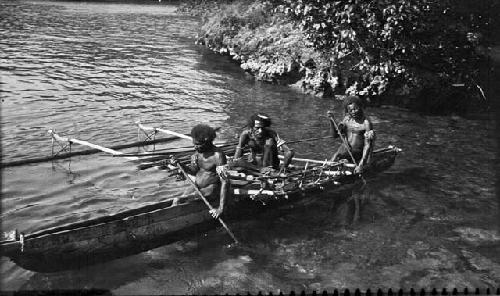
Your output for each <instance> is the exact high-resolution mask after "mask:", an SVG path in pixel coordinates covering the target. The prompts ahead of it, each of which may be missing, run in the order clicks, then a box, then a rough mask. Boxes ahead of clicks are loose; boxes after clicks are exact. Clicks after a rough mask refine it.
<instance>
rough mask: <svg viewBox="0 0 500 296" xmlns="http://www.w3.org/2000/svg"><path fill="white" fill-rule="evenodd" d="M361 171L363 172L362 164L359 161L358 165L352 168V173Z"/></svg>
mask: <svg viewBox="0 0 500 296" xmlns="http://www.w3.org/2000/svg"><path fill="white" fill-rule="evenodd" d="M362 172H363V164H361V163H360V164H359V165H357V166H356V167H355V168H354V173H355V174H360V173H362Z"/></svg>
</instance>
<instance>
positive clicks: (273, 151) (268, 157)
mask: <svg viewBox="0 0 500 296" xmlns="http://www.w3.org/2000/svg"><path fill="white" fill-rule="evenodd" d="M262 166H263V167H269V166H270V167H272V168H273V169H276V170H279V168H280V159H279V158H278V146H277V144H276V141H274V139H267V140H266V144H265V145H264V155H263V156H262Z"/></svg>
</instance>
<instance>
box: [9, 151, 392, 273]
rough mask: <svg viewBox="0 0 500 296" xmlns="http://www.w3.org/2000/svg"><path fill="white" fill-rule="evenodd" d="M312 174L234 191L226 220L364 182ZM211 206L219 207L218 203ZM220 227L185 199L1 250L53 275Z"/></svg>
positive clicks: (380, 158) (15, 238) (342, 173)
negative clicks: (279, 184) (301, 179)
mask: <svg viewBox="0 0 500 296" xmlns="http://www.w3.org/2000/svg"><path fill="white" fill-rule="evenodd" d="M398 151H399V149H398V148H395V147H391V146H390V147H388V148H383V149H379V150H377V151H375V152H374V153H373V156H372V159H371V162H370V165H369V166H368V168H367V170H366V173H364V176H366V175H369V174H375V173H378V172H381V171H383V170H385V169H387V168H389V167H390V166H392V164H393V163H394V161H395V158H396V155H397V152H398ZM323 168H324V166H323ZM314 170H316V172H314ZM349 170H350V173H349ZM302 172H304V174H305V172H306V170H302V171H298V173H296V176H299V177H300V176H303V175H302ZM307 173H311V174H314V173H315V174H316V176H319V177H318V178H317V179H316V181H315V182H308V183H305V184H300V186H291V187H290V186H289V187H287V186H285V187H281V188H280V192H277V191H276V188H271V190H268V189H266V190H262V188H261V190H259V189H256V188H252V187H251V186H247V187H245V185H244V182H243V186H240V187H237V186H238V185H234V186H231V190H232V192H233V195H232V196H230V202H229V203H228V205H227V208H226V210H225V214H224V220H227V221H236V220H241V219H243V218H244V217H245V216H247V217H248V215H250V216H251V217H255V214H256V213H264V212H266V211H267V210H269V209H279V208H289V206H290V205H291V204H294V203H297V202H298V201H300V200H304V199H306V200H307V199H311V198H313V197H314V198H317V197H318V196H321V194H316V193H321V192H328V196H329V198H331V196H332V193H335V192H338V191H342V190H351V189H352V187H351V186H354V185H353V184H354V183H355V181H356V180H359V176H357V175H356V174H353V173H352V166H351V168H349V167H348V166H346V167H345V168H343V169H336V170H324V169H322V168H321V166H316V167H312V168H310V169H308V170H307ZM292 174H293V173H292ZM311 176H312V175H311ZM238 177H240V178H239V179H240V181H241V180H243V181H244V180H246V179H249V178H245V176H238V175H235V177H234V180H237V179H238ZM313 177H314V176H313ZM261 180H262V179H261ZM292 181H293V180H292ZM237 183H238V182H235V184H237ZM291 183H293V182H291ZM240 185H241V184H240ZM254 185H255V184H254ZM323 196H326V195H323ZM333 196H335V195H333ZM211 202H212V204H213V205H216V204H218V201H211ZM215 226H217V223H216V220H214V219H213V218H212V217H211V216H210V214H209V212H208V210H207V206H206V205H205V204H204V203H203V202H202V201H201V200H200V199H194V198H190V197H183V198H175V199H170V200H167V201H163V202H159V203H157V204H154V205H147V206H144V207H140V208H137V209H133V210H127V211H124V212H120V213H117V214H114V215H110V216H104V217H99V218H95V219H91V220H88V221H83V222H77V223H70V224H66V225H61V226H57V227H53V228H49V229H45V230H41V231H37V232H34V233H29V234H23V233H17V232H16V233H15V235H12V236H11V237H10V238H9V239H6V240H3V241H0V248H1V251H2V255H3V256H7V257H9V258H10V259H11V260H13V261H14V262H15V263H16V264H17V265H19V266H21V267H23V268H25V269H28V270H34V271H39V272H51V271H57V270H64V269H72V268H77V267H82V266H86V265H91V264H95V263H100V262H104V261H107V260H111V259H115V258H120V257H124V256H129V255H132V254H137V253H140V252H143V251H146V250H150V249H153V248H155V247H159V246H162V245H166V244H168V243H172V242H174V241H178V240H181V239H184V238H189V237H193V236H195V235H197V234H203V233H204V232H206V231H207V230H209V229H210V228H213V227H215ZM236 232H237V231H236Z"/></svg>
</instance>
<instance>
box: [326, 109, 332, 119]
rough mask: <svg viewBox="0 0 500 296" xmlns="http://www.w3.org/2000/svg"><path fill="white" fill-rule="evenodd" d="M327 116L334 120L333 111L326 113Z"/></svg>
mask: <svg viewBox="0 0 500 296" xmlns="http://www.w3.org/2000/svg"><path fill="white" fill-rule="evenodd" d="M326 116H328V117H330V118H331V119H333V111H330V110H328V111H327V112H326Z"/></svg>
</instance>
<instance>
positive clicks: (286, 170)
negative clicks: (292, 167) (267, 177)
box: [279, 164, 288, 175]
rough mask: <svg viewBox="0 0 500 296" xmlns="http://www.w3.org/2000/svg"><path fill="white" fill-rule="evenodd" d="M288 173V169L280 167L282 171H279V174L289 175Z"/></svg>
mask: <svg viewBox="0 0 500 296" xmlns="http://www.w3.org/2000/svg"><path fill="white" fill-rule="evenodd" d="M287 173H288V168H287V167H285V166H284V165H283V164H281V165H280V171H279V174H280V175H281V174H285V175H286V174H287Z"/></svg>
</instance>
